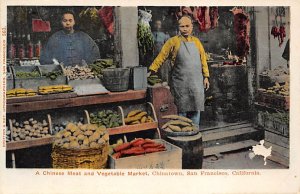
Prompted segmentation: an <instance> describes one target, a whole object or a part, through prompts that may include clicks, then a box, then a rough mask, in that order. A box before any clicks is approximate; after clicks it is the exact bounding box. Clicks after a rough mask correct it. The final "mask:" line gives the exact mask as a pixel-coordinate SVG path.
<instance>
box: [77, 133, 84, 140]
mask: <svg viewBox="0 0 300 194" xmlns="http://www.w3.org/2000/svg"><path fill="white" fill-rule="evenodd" d="M84 139H85V136H84V135H83V134H80V135H78V136H77V140H84Z"/></svg>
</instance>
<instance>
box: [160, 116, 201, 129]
mask: <svg viewBox="0 0 300 194" xmlns="http://www.w3.org/2000/svg"><path fill="white" fill-rule="evenodd" d="M162 118H163V119H169V121H168V122H167V123H165V124H164V125H163V126H162V129H165V130H166V131H173V132H189V131H194V130H197V127H196V126H195V125H194V124H193V121H192V120H191V119H189V118H186V117H182V116H178V115H166V116H163V117H162Z"/></svg>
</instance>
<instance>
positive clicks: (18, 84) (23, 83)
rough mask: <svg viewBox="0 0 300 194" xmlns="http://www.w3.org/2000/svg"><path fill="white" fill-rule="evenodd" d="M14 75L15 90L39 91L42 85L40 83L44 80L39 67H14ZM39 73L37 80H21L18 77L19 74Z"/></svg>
mask: <svg viewBox="0 0 300 194" xmlns="http://www.w3.org/2000/svg"><path fill="white" fill-rule="evenodd" d="M12 69H13V74H14V78H15V88H25V89H33V90H36V91H37V90H38V87H39V86H40V85H41V84H40V81H41V80H42V79H44V78H42V77H41V71H40V69H39V67H38V66H14V67H12ZM33 71H38V72H39V77H35V78H19V77H17V76H16V74H17V72H33Z"/></svg>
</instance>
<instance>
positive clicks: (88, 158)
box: [51, 143, 108, 169]
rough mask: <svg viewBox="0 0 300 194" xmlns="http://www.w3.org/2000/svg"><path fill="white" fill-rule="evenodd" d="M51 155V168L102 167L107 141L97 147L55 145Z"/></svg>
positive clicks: (106, 151) (106, 154)
mask: <svg viewBox="0 0 300 194" xmlns="http://www.w3.org/2000/svg"><path fill="white" fill-rule="evenodd" d="M51 156H52V166H53V168H65V169H66V168H85V169H103V168H105V167H106V165H107V158H108V143H105V144H103V146H102V147H101V148H99V149H83V150H71V149H65V148H58V147H55V148H53V151H52V154H51Z"/></svg>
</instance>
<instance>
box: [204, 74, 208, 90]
mask: <svg viewBox="0 0 300 194" xmlns="http://www.w3.org/2000/svg"><path fill="white" fill-rule="evenodd" d="M203 85H204V88H205V91H207V90H208V89H209V81H208V78H207V77H206V78H204V80H203Z"/></svg>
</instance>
